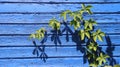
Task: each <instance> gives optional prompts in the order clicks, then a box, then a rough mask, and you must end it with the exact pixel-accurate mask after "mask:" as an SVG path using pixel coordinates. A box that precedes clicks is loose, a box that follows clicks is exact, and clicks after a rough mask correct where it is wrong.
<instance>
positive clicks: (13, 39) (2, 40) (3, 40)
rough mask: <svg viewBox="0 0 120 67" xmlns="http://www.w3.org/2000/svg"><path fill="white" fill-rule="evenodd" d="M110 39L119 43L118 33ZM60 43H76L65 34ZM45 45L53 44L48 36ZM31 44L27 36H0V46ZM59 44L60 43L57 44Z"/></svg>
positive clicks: (104, 43) (101, 43) (114, 43)
mask: <svg viewBox="0 0 120 67" xmlns="http://www.w3.org/2000/svg"><path fill="white" fill-rule="evenodd" d="M110 39H111V42H112V44H113V45H119V44H120V42H119V41H120V35H110ZM60 41H61V42H62V44H61V45H76V43H75V42H74V41H73V40H72V39H71V36H69V42H67V41H66V36H65V35H64V36H60ZM37 43H38V44H39V41H38V42H37ZM98 43H99V44H100V45H106V40H104V42H100V41H98ZM45 44H46V45H54V42H53V41H51V37H48V40H47V42H46V43H45ZM24 45H26V46H33V44H32V41H31V40H29V37H28V36H0V46H24ZM58 45H60V44H58Z"/></svg>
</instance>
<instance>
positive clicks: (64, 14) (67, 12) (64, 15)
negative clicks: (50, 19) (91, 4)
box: [60, 10, 71, 20]
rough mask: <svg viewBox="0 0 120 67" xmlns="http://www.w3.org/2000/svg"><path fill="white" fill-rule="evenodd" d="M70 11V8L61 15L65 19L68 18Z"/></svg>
mask: <svg viewBox="0 0 120 67" xmlns="http://www.w3.org/2000/svg"><path fill="white" fill-rule="evenodd" d="M70 13H71V11H70V10H66V11H64V12H62V13H61V15H60V16H61V17H63V18H64V20H66V19H67V14H70Z"/></svg>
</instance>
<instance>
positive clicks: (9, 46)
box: [0, 44, 120, 48]
mask: <svg viewBox="0 0 120 67" xmlns="http://www.w3.org/2000/svg"><path fill="white" fill-rule="evenodd" d="M82 46H86V45H85V44H82ZM99 46H100V47H108V45H105V44H104V45H99ZM116 46H118V47H120V44H112V45H111V47H116ZM11 47H27V48H29V47H35V46H34V45H6V46H0V48H11ZM38 47H41V45H39V46H38ZM45 47H58V48H60V47H76V45H67V44H62V45H57V46H56V45H54V44H52V45H48V44H45Z"/></svg>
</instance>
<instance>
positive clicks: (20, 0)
mask: <svg viewBox="0 0 120 67" xmlns="http://www.w3.org/2000/svg"><path fill="white" fill-rule="evenodd" d="M81 3H86V4H91V5H93V8H92V11H93V12H94V14H93V15H91V16H88V15H85V18H86V19H88V18H90V17H91V18H94V19H95V20H96V21H97V22H98V25H97V26H96V27H95V28H100V29H101V30H102V31H104V32H105V33H106V34H107V35H109V36H110V39H111V44H112V46H111V47H112V48H114V51H113V57H114V58H115V60H116V61H117V63H119V62H120V50H119V49H120V8H119V7H120V5H119V4H120V0H0V67H88V63H86V64H84V63H83V54H82V53H81V52H80V51H79V50H77V47H76V45H78V44H76V43H75V42H74V41H73V40H72V36H71V35H69V37H70V38H69V42H67V41H66V34H65V33H63V34H64V35H62V36H60V41H61V42H62V44H61V46H59V44H58V47H57V50H56V46H55V45H54V42H52V41H51V35H52V33H51V32H50V31H49V30H50V29H51V28H49V27H48V25H47V24H48V22H49V20H50V19H51V18H52V17H55V18H57V19H58V20H60V21H61V22H62V20H61V19H60V18H59V13H60V12H62V11H64V10H67V9H69V10H72V11H75V10H78V9H80V8H81V7H80V4H81ZM68 21H69V19H68ZM68 26H69V25H68ZM41 27H45V28H46V29H47V30H48V31H49V32H48V33H49V34H51V35H49V36H48V40H47V42H46V43H45V44H46V50H45V52H46V54H47V55H48V59H47V62H46V63H44V62H43V61H42V60H41V59H40V58H37V57H36V56H35V55H33V54H32V52H33V49H34V45H33V44H32V41H31V40H29V35H30V34H31V33H34V32H35V31H36V30H38V29H39V28H41ZM64 27H65V26H64V25H63V24H62V26H61V30H63V29H64ZM70 29H71V30H73V28H72V27H71V28H70ZM104 39H105V38H104ZM38 42H39V41H38ZM99 43H100V46H101V47H103V50H104V51H105V52H106V50H110V49H108V46H107V45H108V44H107V43H106V40H104V42H99ZM83 46H84V45H83ZM111 50H112V49H111Z"/></svg>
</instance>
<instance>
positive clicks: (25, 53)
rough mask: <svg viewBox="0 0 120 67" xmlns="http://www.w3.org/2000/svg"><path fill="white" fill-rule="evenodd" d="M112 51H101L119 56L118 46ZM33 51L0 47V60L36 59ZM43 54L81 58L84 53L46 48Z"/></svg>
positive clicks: (59, 48) (106, 48) (105, 47)
mask: <svg viewBox="0 0 120 67" xmlns="http://www.w3.org/2000/svg"><path fill="white" fill-rule="evenodd" d="M113 48H114V50H113V49H112V48H109V46H102V50H103V51H104V52H105V53H107V52H106V51H108V49H109V50H113V51H111V52H112V53H113V56H120V50H119V49H120V45H119V46H113ZM33 50H34V47H2V48H0V53H1V54H0V59H2V58H16V57H23V58H24V57H37V56H36V55H33V54H32V52H33ZM45 53H46V55H47V56H48V58H51V57H54V58H55V57H57V58H60V57H66V58H69V57H71V58H72V57H73V58H75V57H78V58H79V57H82V56H83V55H84V53H81V52H80V50H78V49H77V48H76V46H73V47H57V49H56V47H46V48H45ZM39 55H41V52H39Z"/></svg>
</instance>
